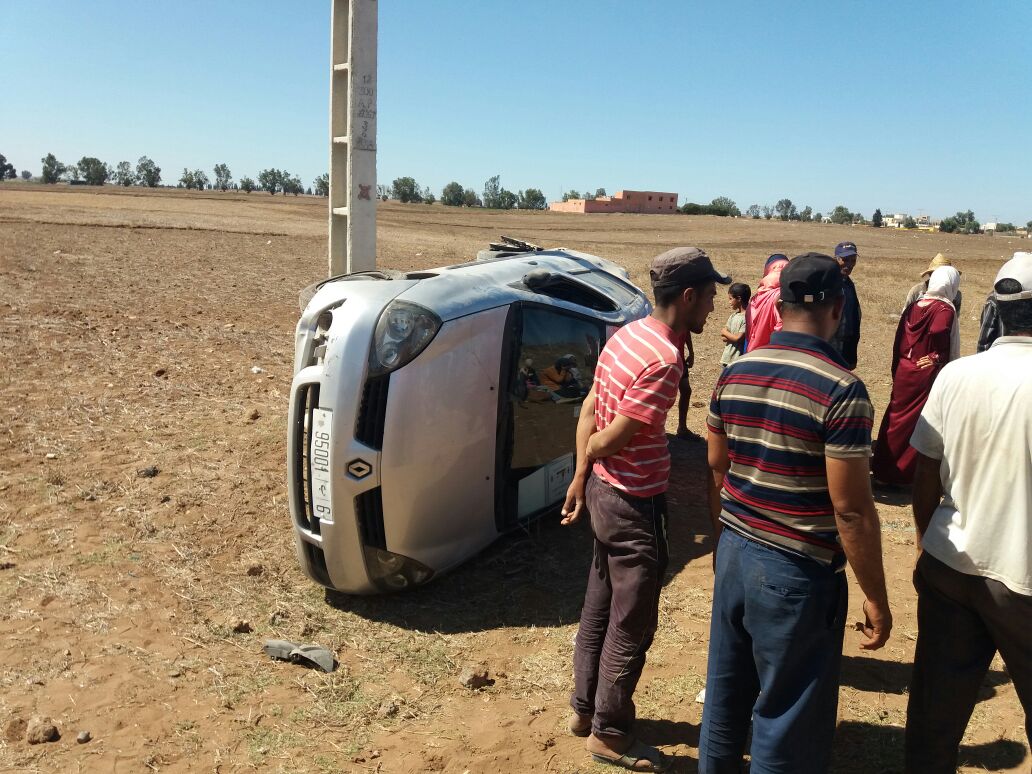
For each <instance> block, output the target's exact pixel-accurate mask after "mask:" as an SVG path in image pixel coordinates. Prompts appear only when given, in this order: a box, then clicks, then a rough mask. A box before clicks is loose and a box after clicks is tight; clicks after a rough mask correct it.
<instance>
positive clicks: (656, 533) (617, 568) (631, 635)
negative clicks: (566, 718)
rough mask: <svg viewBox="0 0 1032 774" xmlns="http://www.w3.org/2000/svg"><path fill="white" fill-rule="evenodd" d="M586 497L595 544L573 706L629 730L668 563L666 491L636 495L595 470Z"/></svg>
mask: <svg viewBox="0 0 1032 774" xmlns="http://www.w3.org/2000/svg"><path fill="white" fill-rule="evenodd" d="M585 500H586V505H587V507H588V511H589V513H590V514H591V529H592V531H593V532H594V534H595V547H594V560H593V561H592V565H591V569H590V571H589V572H588V588H587V591H586V592H585V594H584V607H583V608H582V610H581V619H580V627H579V628H578V630H577V643H576V647H575V649H574V654H573V674H574V691H573V695H572V696H571V697H570V706H572V707H573V709H574V711H575V712H576V713H577V714H579V715H586V716H590V717H593V720H592V726H591V727H592V731H593V732H594V733H595V735H596V736H601V737H610V738H613V737H626V736H628V735H630V733H631V728H632V726H633V725H634V701H633V696H634V689H635V687H636V686H637V685H638V678H639V677H641V670H642V669H643V668H644V666H645V654H646V653H647V652H648V649H649V647H650V646H651V645H652V638H653V635H654V634H655V632H656V620H657V616H658V614H659V592H660V589H661V587H662V583H663V576H664V574H665V572H666V568H667V563H668V550H667V538H666V496H665V495H662V494H660V495H656V496H655V497H631V496H629V495H627V494H625V493H623V492H621V491H620V490H618V489H616V488H614V487H612V486H610V485H609V484H607V483H606V482H605V481H603V480H602V479H600V478H598V477H596V476H595V475H592V476H591V478H589V479H588V485H587V491H586V494H585Z"/></svg>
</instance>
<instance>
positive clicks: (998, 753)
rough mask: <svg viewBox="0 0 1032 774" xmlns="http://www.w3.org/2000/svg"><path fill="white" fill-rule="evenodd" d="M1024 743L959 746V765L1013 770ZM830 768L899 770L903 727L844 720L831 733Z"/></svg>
mask: <svg viewBox="0 0 1032 774" xmlns="http://www.w3.org/2000/svg"><path fill="white" fill-rule="evenodd" d="M1026 754H1027V751H1026V748H1025V745H1023V744H1021V743H1020V742H1015V741H1013V740H1008V739H998V740H996V741H995V742H986V743H984V744H975V745H961V747H960V764H961V765H962V766H970V767H972V768H975V769H979V770H983V769H984V770H986V771H1000V770H1003V769H1013V768H1014V767H1016V766H1019V765H1021V763H1022V762H1023V761H1024V760H1025V757H1026ZM831 770H832V771H834V772H843V774H846V773H847V772H848V773H849V774H852V773H853V772H856V774H860V772H863V774H899V773H900V772H902V771H903V729H902V728H900V727H898V726H879V725H874V724H871V723H858V722H855V721H845V722H843V723H840V724H839V727H838V731H837V732H836V733H835V756H834V763H833V764H832V768H831Z"/></svg>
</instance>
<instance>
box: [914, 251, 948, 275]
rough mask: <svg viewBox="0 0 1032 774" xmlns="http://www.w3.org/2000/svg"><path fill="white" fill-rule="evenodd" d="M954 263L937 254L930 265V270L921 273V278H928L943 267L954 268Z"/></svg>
mask: <svg viewBox="0 0 1032 774" xmlns="http://www.w3.org/2000/svg"><path fill="white" fill-rule="evenodd" d="M952 265H953V261H952V260H950V259H949V258H947V257H946V256H945V255H943V254H942V253H936V254H935V257H934V258H932V262H931V263H929V264H928V268H927V269H925V270H924V271H923V272H921V276H922V277H925V278H928V277H929V276H930V275H931V273H932V272H933V271H935V270H936V269H938V268H941V267H943V266H952Z"/></svg>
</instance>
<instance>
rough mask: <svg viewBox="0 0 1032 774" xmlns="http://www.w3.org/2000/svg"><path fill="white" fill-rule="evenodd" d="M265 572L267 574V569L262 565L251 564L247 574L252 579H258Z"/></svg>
mask: <svg viewBox="0 0 1032 774" xmlns="http://www.w3.org/2000/svg"><path fill="white" fill-rule="evenodd" d="M263 572H265V568H264V567H263V566H262V565H260V564H250V565H248V566H247V574H248V575H250V576H251V577H252V578H257V577H258V576H259V575H261V574H262V573H263Z"/></svg>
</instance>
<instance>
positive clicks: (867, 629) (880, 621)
mask: <svg viewBox="0 0 1032 774" xmlns="http://www.w3.org/2000/svg"><path fill="white" fill-rule="evenodd" d="M863 611H864V621H863V622H862V623H861V622H860V621H857V622H856V623H855V624H854V625H853V627H854V628H855V629H856V630H857V631H858V632H860V633H861V634H863V635H864V638H863V640H861V642H860V650H878V649H879V648H881V647H884V645H885V643H886V642H887V641H888V639H889V632H891V631H892V613H891V612H889V603H888V602H875V601H874V600H871V599H865V600H864V604H863Z"/></svg>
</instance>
